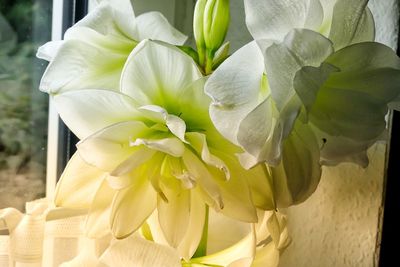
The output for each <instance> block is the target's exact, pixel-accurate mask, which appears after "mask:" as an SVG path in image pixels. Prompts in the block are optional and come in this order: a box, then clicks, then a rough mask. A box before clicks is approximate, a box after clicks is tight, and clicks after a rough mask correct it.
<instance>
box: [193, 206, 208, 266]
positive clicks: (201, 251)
mask: <svg viewBox="0 0 400 267" xmlns="http://www.w3.org/2000/svg"><path fill="white" fill-rule="evenodd" d="M205 212H206V216H205V219H204V227H203V235H202V236H201V240H200V243H199V246H198V247H197V250H196V252H195V253H194V255H193V258H199V257H203V256H206V255H207V240H208V214H209V207H208V206H206V210H205Z"/></svg>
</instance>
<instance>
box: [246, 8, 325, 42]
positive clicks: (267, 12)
mask: <svg viewBox="0 0 400 267" xmlns="http://www.w3.org/2000/svg"><path fill="white" fill-rule="evenodd" d="M244 4H245V12H246V24H247V28H248V29H249V31H250V33H251V35H252V36H253V38H254V39H256V40H259V39H272V40H277V41H281V40H282V39H283V38H284V36H285V35H286V34H287V33H288V32H289V31H290V30H292V29H293V28H307V29H316V28H318V27H319V26H320V24H321V22H322V19H323V10H322V6H321V3H320V2H319V1H318V0H286V1H282V0H245V1H244Z"/></svg>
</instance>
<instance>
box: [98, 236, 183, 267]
mask: <svg viewBox="0 0 400 267" xmlns="http://www.w3.org/2000/svg"><path fill="white" fill-rule="evenodd" d="M100 262H102V263H103V264H106V266H110V267H111V266H135V267H149V266H152V267H166V266H168V267H181V261H180V258H179V255H178V253H177V251H176V250H174V249H172V248H169V247H167V246H163V245H159V244H156V243H154V242H151V241H148V240H145V239H143V238H141V237H139V236H136V235H132V236H131V237H128V238H126V239H123V240H117V241H115V242H114V243H113V244H112V245H111V246H110V247H109V248H108V249H107V250H106V251H105V252H104V254H103V255H102V256H101V258H100Z"/></svg>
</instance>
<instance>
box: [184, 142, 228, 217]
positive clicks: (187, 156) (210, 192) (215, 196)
mask: <svg viewBox="0 0 400 267" xmlns="http://www.w3.org/2000/svg"><path fill="white" fill-rule="evenodd" d="M182 160H183V162H184V164H185V166H186V168H187V170H188V172H189V173H190V174H191V175H192V176H193V177H194V178H195V179H196V182H197V183H198V185H199V186H201V188H202V189H203V190H204V192H205V193H206V194H207V196H208V197H209V198H210V200H212V202H211V203H207V204H208V205H210V206H211V207H213V208H215V209H218V210H219V209H222V208H223V207H224V203H223V200H222V197H221V192H220V189H219V188H218V185H217V184H216V182H215V181H214V179H213V177H212V175H211V174H210V172H209V171H208V169H207V167H206V166H205V164H204V163H203V162H202V161H201V160H200V159H199V158H198V157H197V156H196V155H195V154H194V153H193V152H191V151H189V150H188V149H186V150H185V153H184V155H183V157H182Z"/></svg>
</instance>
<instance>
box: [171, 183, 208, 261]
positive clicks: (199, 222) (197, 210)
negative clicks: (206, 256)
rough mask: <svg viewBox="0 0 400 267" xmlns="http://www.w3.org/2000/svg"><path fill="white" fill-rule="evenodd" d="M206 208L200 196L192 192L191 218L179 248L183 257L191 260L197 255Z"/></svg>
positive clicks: (194, 191)
mask: <svg viewBox="0 0 400 267" xmlns="http://www.w3.org/2000/svg"><path fill="white" fill-rule="evenodd" d="M205 210H206V206H205V204H204V202H203V201H202V199H201V196H200V194H199V193H198V192H197V191H196V190H193V191H191V192H190V218H189V225H188V227H187V230H186V234H185V236H184V237H183V239H182V242H181V243H180V244H179V246H178V248H177V249H178V251H179V253H180V255H181V257H182V258H183V259H185V260H189V259H190V258H191V257H192V256H193V254H194V253H195V251H196V249H197V247H198V245H199V243H200V239H201V237H202V233H203V227H204V224H205V223H206V222H205V219H206V215H205Z"/></svg>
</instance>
